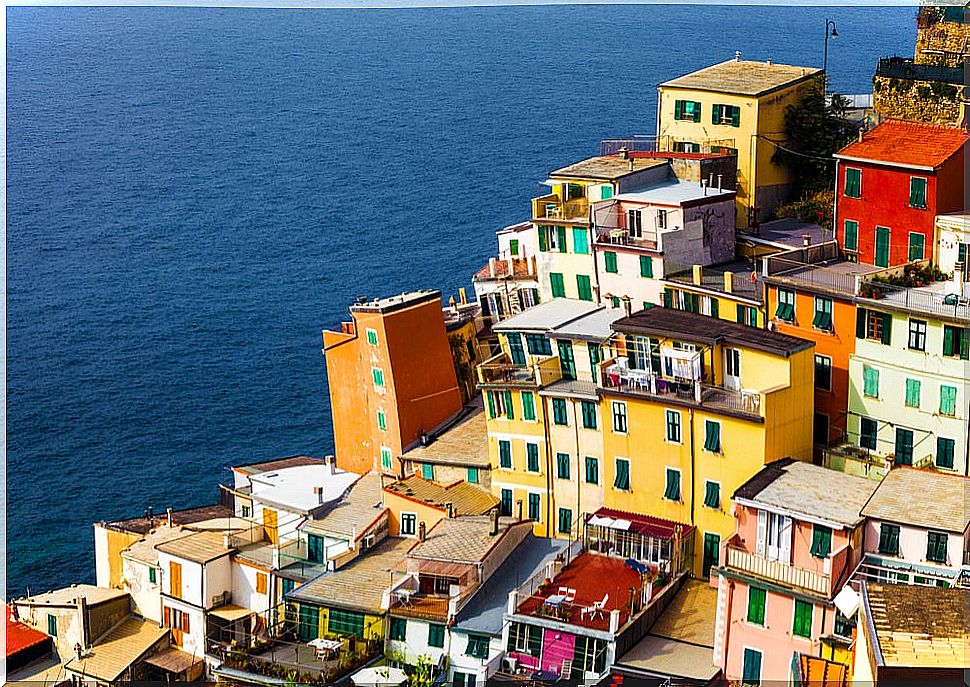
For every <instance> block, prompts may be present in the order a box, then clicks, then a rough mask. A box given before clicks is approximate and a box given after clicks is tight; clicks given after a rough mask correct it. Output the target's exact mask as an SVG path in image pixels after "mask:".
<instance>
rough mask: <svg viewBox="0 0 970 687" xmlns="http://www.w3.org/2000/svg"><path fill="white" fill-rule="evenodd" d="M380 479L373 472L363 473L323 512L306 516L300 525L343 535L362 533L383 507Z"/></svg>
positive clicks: (309, 528)
mask: <svg viewBox="0 0 970 687" xmlns="http://www.w3.org/2000/svg"><path fill="white" fill-rule="evenodd" d="M382 482H383V478H382V477H381V475H380V474H378V473H376V472H371V473H368V474H366V475H364V476H363V477H361V478H360V479H359V480H357V482H356V483H355V484H354V486H353V487H351V488H350V491H349V492H348V493H347V495H346V496H345V497H344V498H343V499H342V500H341V501H339V502H338V503H337V505H335V506H334V507H333V508H332V509H331V510H330V511H328V512H327V513H326V515H324V516H323V517H321V518H319V519H317V520H308V521H307V523H306V525H304V529H305V530H307V531H310V532H320V533H325V534H331V535H337V536H340V537H347V538H350V537H353V536H354V535H355V534H356V536H357V537H358V538H359V537H361V536H363V535H364V532H365V531H366V530H367V528H368V527H369V526H370V525H371V524H372V523H373V522H374V521H375V520H377V518H379V517H380V515H381V513H383V512H384V510H385V509H384V508H383V506H382V504H381V486H382Z"/></svg>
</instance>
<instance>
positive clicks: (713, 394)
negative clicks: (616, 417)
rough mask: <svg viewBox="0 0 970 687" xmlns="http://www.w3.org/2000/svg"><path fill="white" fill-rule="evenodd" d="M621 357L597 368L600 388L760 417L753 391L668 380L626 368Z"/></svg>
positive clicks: (759, 405)
mask: <svg viewBox="0 0 970 687" xmlns="http://www.w3.org/2000/svg"><path fill="white" fill-rule="evenodd" d="M625 362H626V360H625V359H623V358H618V359H613V360H607V361H605V362H604V363H602V365H601V367H600V379H602V380H603V381H602V384H603V387H604V388H607V389H617V390H619V391H624V392H626V393H631V394H636V395H640V396H647V397H652V398H656V399H658V400H679V401H682V402H684V403H692V404H696V405H700V406H705V407H708V408H711V409H715V410H726V411H730V412H735V413H742V414H745V415H751V416H753V417H763V416H764V415H763V413H762V407H763V403H762V398H761V397H762V394H761V392H760V391H758V390H756V389H741V390H734V389H728V388H725V387H722V386H716V385H713V384H705V383H703V382H700V381H695V380H683V379H671V378H668V377H665V376H663V375H659V374H657V373H655V372H653V371H652V370H636V369H630V368H629V367H627V366H626V365H625V364H624V363H625Z"/></svg>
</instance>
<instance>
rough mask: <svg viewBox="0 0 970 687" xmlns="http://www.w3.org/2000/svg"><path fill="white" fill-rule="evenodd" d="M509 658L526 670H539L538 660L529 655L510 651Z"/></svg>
mask: <svg viewBox="0 0 970 687" xmlns="http://www.w3.org/2000/svg"><path fill="white" fill-rule="evenodd" d="M509 658H514V659H515V660H516V662H517V663H518V664H519V665H520V666H521V667H523V668H525V669H526V670H538V669H539V659H538V658H536V657H535V656H532V655H531V654H520V653H519V652H518V651H510V652H509Z"/></svg>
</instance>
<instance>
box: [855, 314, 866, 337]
mask: <svg viewBox="0 0 970 687" xmlns="http://www.w3.org/2000/svg"><path fill="white" fill-rule="evenodd" d="M855 337H856V338H857V339H864V338H866V309H865V308H859V309H857V310H856V311H855Z"/></svg>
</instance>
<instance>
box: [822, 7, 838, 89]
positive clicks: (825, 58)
mask: <svg viewBox="0 0 970 687" xmlns="http://www.w3.org/2000/svg"><path fill="white" fill-rule="evenodd" d="M829 36H831V37H832V38H833V39H834V38H838V37H839V32H838V31H836V30H835V21H833V20H832V19H826V20H825V48H824V50H823V52H822V71H823V72H825V80H826V81H828V79H829V74H828V66H829Z"/></svg>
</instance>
